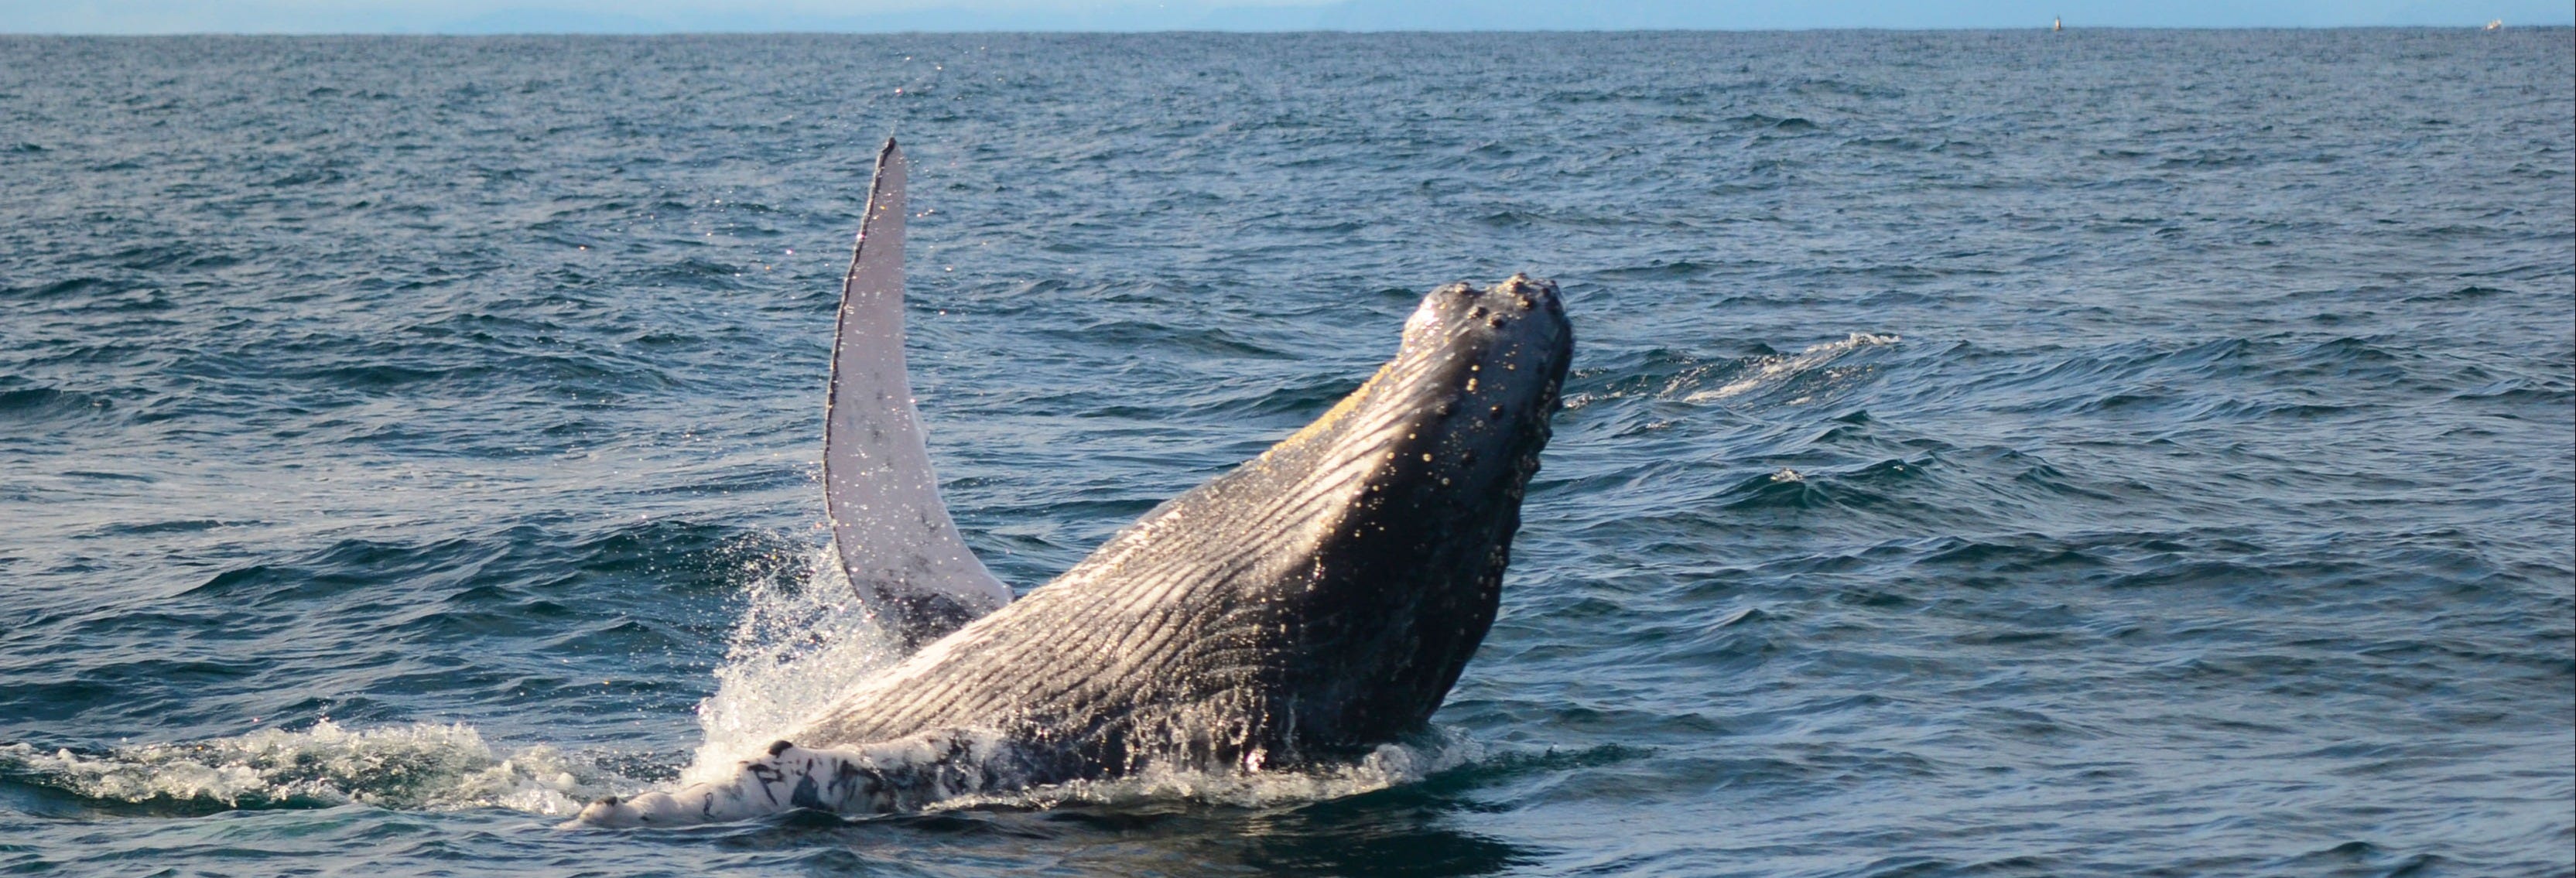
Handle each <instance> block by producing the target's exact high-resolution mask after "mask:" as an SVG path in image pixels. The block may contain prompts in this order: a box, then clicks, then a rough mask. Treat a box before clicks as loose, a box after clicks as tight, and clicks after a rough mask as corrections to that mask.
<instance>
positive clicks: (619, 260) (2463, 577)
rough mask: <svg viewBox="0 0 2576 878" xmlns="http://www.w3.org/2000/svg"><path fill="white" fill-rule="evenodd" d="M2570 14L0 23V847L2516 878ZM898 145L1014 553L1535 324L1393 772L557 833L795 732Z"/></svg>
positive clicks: (964, 474)
mask: <svg viewBox="0 0 2576 878" xmlns="http://www.w3.org/2000/svg"><path fill="white" fill-rule="evenodd" d="M2572 45H2576V41H2571V37H2570V33H2569V32H2568V31H2566V30H2564V29H2556V30H2547V29H2542V30H2515V29H2508V30H2505V31H2501V32H2495V33H2480V32H2475V31H2467V30H2461V31H2429V30H2373V31H2295V32H2291V31H2284V32H2224V31H2221V32H2187V33H2186V32H2067V33H2058V34H2050V33H2045V32H2015V33H1937V34H1915V33H1800V34H1629V35H1549V34H1515V35H1439V36H1430V35H1401V34H1389V35H1370V36H1321V35H1271V36H1219V35H1184V36H1169V35H1165V36H1115V37H1110V36H1048V37H1042V36H1009V35H976V36H957V37H951V36H889V37H855V36H854V37H838V36H836V37H796V36H744V37H723V38H668V39H620V38H577V39H546V38H529V39H408V38H405V39H391V38H388V39H376V38H293V39H283V38H281V39H266V38H193V37H192V38H167V39H134V40H122V39H115V40H111V39H69V38H0V219H5V221H0V871H5V872H8V873H11V874H22V873H47V874H147V873H150V874H172V875H272V874H312V873H365V874H381V875H412V874H424V875H427V874H490V873H527V874H576V873H579V874H603V875H608V874H613V875H640V874H666V875H695V874H718V873H722V874H869V875H995V874H1024V873H1048V874H1101V875H1128V874H1149V873H1159V874H1169V875H1208V874H1286V875H1323V874H1356V875H1473V874H1487V873H1520V874H1563V873H1584V874H1651V875H1820V876H1821V875H1897V874H1902V875H2123V876H2125V875H2138V874H2171V875H2198V874H2223V873H2225V874H2247V873H2263V874H2283V875H2378V874H2405V875H2436V874H2460V875H2566V874H2569V873H2571V872H2572V871H2576V182H2571V177H2576V48H2571V46H2572ZM896 130H899V131H900V133H901V134H902V136H903V138H904V141H905V144H906V147H907V149H908V150H909V151H910V152H911V153H912V154H913V156H914V159H915V165H914V170H913V175H912V179H913V192H912V198H913V204H914V207H915V209H916V210H918V211H923V213H922V214H921V215H920V216H919V217H918V218H917V219H916V220H915V221H914V223H913V225H912V230H911V239H912V247H913V250H912V265H913V283H912V290H911V294H912V299H911V301H912V310H911V332H912V339H911V351H910V352H911V356H912V364H913V384H914V386H915V388H916V389H917V390H918V391H919V392H920V394H921V406H922V409H923V412H924V416H925V418H926V419H927V421H928V425H929V428H930V437H931V446H932V452H933V455H934V457H936V459H937V461H938V464H939V466H940V467H941V472H942V476H943V478H944V479H945V491H946V493H947V496H948V499H949V504H950V507H951V509H952V510H953V511H954V512H955V513H956V516H957V519H958V523H959V525H960V527H961V528H962V530H963V531H964V533H965V535H966V539H967V541H968V543H969V544H971V545H972V546H974V547H975V548H976V549H977V550H978V551H979V552H981V553H982V554H983V555H984V557H985V558H986V560H987V561H988V563H990V564H991V566H992V567H993V568H994V570H995V572H996V573H997V574H999V575H1001V576H1002V577H1003V578H1004V579H1005V580H1006V581H1010V582H1012V583H1014V584H1015V585H1017V586H1019V587H1021V588H1027V587H1030V586H1032V585H1035V584H1037V583H1040V582H1043V581H1044V580H1045V579H1047V578H1048V577H1050V576H1052V575H1053V574H1054V573H1056V572H1058V571H1061V570H1062V569H1064V568H1065V567H1067V566H1070V565H1071V564H1072V563H1073V562H1074V561H1076V560H1078V559H1079V558H1080V557H1082V556H1083V555H1084V554H1085V553H1086V552H1087V551H1088V550H1089V548H1090V547H1091V546H1092V545H1094V544H1095V543H1096V542H1097V541H1099V540H1100V539H1101V538H1103V537H1104V536H1106V535H1107V534H1108V533H1110V532H1111V531H1113V530H1114V529H1116V528H1117V527H1119V526H1120V525H1122V524H1124V523H1126V522H1127V521H1129V520H1130V519H1132V518H1133V517H1134V516H1136V515H1137V514H1139V513H1141V512H1142V511H1144V510H1145V509H1147V508H1148V507H1149V506H1151V505H1152V504H1153V503H1155V502H1157V501H1159V500H1160V499H1162V498H1164V497H1167V496H1170V495H1171V494H1174V493H1176V492H1179V491H1181V490H1183V489H1185V488H1187V487H1189V486H1191V485H1193V484H1195V483H1197V482H1199V481H1201V480H1203V479H1205V478H1207V477H1209V476H1210V475H1212V474H1214V473H1216V472H1219V471H1221V470H1223V469H1224V468H1225V467H1228V466H1230V465H1232V464H1233V463H1235V462H1237V461H1240V460H1242V459H1244V458H1246V457H1249V456H1250V455H1252V454H1255V453H1257V452H1258V451H1259V450H1260V449H1261V448H1263V447H1265V446H1266V445H1267V444H1268V443H1269V442H1272V441H1275V440H1276V439H1278V438H1280V437H1282V436H1284V435H1286V434H1287V433H1289V432H1291V431H1293V430H1294V429H1295V428H1296V427H1298V426H1299V425H1301V424H1302V423H1304V422H1305V421H1306V420H1308V419H1310V418H1312V417H1314V416H1315V415H1317V414H1320V413H1321V412H1322V411H1323V410H1324V409H1325V408H1326V407H1327V406H1329V405H1330V404H1331V403H1332V402H1333V401H1334V400H1335V399H1336V398H1337V397H1338V396H1339V395H1340V394H1342V393H1345V392H1347V391H1349V390H1351V389H1352V388H1354V387H1356V386H1358V384H1359V382H1360V381H1361V379H1363V378H1364V377H1366V375H1367V374H1368V373H1369V371H1370V370H1371V369H1373V368H1374V366H1375V365H1376V363H1377V362H1379V361H1380V360H1382V359H1383V358H1384V357H1386V356H1387V355H1389V354H1390V353H1392V352H1393V350H1394V348H1395V342H1396V336H1397V332H1398V329H1399V327H1400V326H1401V324H1402V321H1403V318H1404V316H1405V314H1406V313H1407V312H1408V311H1409V310H1410V309H1411V308H1412V306H1413V303H1414V301H1415V300H1416V299H1417V298H1418V297H1419V296H1420V294H1421V293H1423V292H1424V291H1426V290H1428V289H1429V288H1431V287H1433V286H1435V285H1438V284H1441V283H1445V282H1448V281H1452V280H1461V279H1464V280H1475V281H1482V282H1490V281H1492V280H1494V279H1497V278H1500V277H1502V276H1503V275H1506V274H1509V273H1510V272H1513V271H1517V270H1528V271H1530V272H1531V273H1533V274H1536V275H1540V276H1547V277H1553V278H1555V279H1557V280H1558V281H1559V282H1561V283H1562V284H1563V285H1564V289H1565V291H1566V293H1567V295H1568V297H1569V298H1568V301H1569V303H1570V304H1569V308H1570V310H1571V312H1572V315H1573V319H1574V321H1575V326H1576V334H1577V338H1578V353H1577V359H1576V362H1575V369H1574V374H1573V375H1572V376H1571V377H1570V378H1569V380H1568V386H1567V390H1566V397H1567V407H1566V410H1565V411H1564V412H1563V413H1562V414H1561V415H1559V417H1558V419H1557V432H1556V438H1555V441H1554V442H1553V443H1552V445H1551V447H1550V448H1549V450H1548V453H1547V457H1546V468H1545V470H1544V471H1543V472H1541V473H1540V475H1539V477H1538V480H1537V482H1536V483H1535V484H1534V485H1533V488H1532V490H1531V492H1530V495H1529V501H1528V507H1527V510H1526V516H1525V525H1524V528H1523V531H1522V533H1521V536H1520V539H1519V541H1518V543H1517V544H1516V552H1515V553H1514V565H1513V568H1512V573H1511V576H1510V577H1509V579H1508V580H1507V585H1506V589H1505V593H1504V598H1503V604H1504V606H1503V614H1502V618H1501V620H1500V621H1499V622H1498V623H1497V624H1496V625H1495V627H1494V630H1493V633H1492V635H1491V636H1490V637H1489V638H1487V640H1486V642H1485V645H1484V648H1483V650H1482V652H1481V653H1479V654H1478V656H1477V658H1476V660H1475V661H1474V663H1473V664H1471V665H1470V666H1469V667H1468V669H1467V672H1466V675H1465V677H1464V679H1462V680H1461V681H1460V682H1459V684H1458V686H1457V688H1456V690H1455V691H1453V692H1452V693H1451V695H1450V698H1449V701H1448V703H1447V706H1446V707H1444V708H1443V709H1442V711H1441V713H1440V714H1439V716H1438V718H1437V722H1438V725H1439V728H1438V729H1437V730H1435V731H1434V732H1433V734H1432V736H1431V738H1430V739H1428V740H1426V741H1423V742H1416V743H1415V744H1413V745H1411V747H1410V749H1408V750H1405V751H1403V752H1402V753H1400V754H1397V755H1400V756H1405V757H1407V759H1398V760H1396V761H1395V762H1393V763H1388V764H1371V765H1364V766H1355V767H1353V768H1352V769H1351V770H1350V771H1348V772H1344V773H1340V774H1335V775H1332V776H1328V777H1312V778H1277V777H1273V778H1238V779H1233V780H1232V781H1231V782H1229V781H1228V779H1224V778H1199V779H1197V780H1196V781H1194V782H1188V783H1181V782H1175V783H1165V784H1162V785H1152V784H1146V785H1131V786H1129V787H1125V788H1121V789H1114V790H1108V791H1092V792H1089V793H1083V794H1066V795H1061V796H1057V797H1055V798H1052V799H1044V800H1022V801H1014V802H998V803H985V804H982V805H977V806H972V807H959V808H953V809H947V810H942V811H938V812H935V813H931V814H925V815H910V816H898V817H891V818H879V819H867V820H843V819H840V818H832V817H825V816H821V815H810V814H809V815H791V816H784V817H780V818H774V819H770V820H765V821H755V822H751V823H743V824H730V825H720V826H712V827H704V828H699V829H690V830H682V831H645V832H608V831H572V832H565V831H557V830H555V829H553V828H551V827H552V825H553V824H554V823H556V822H557V821H558V820H559V819H560V814H561V813H562V809H564V808H565V807H567V806H574V805H576V804H577V803H578V802H579V801H580V800H581V799H583V798H584V797H587V796H594V795H600V794H605V793H611V792H632V791H635V790H638V789H643V788H646V787H649V786H652V785H655V784H662V783H668V782H670V781H671V780H672V779H673V778H674V777H676V776H677V775H678V774H679V772H680V771H681V769H682V768H683V767H684V766H686V765H688V764H689V763H690V762H691V760H692V758H693V753H694V751H695V750H696V749H697V748H698V747H700V746H701V744H706V743H709V742H711V741H712V742H721V741H726V740H732V739H733V738H735V737H742V736H756V735H758V734H760V733H761V732H762V731H763V730H762V729H756V728H733V727H728V726H726V723H729V722H730V723H735V724H736V725H742V724H749V725H759V724H760V723H761V722H762V718H763V717H765V716H769V717H773V718H774V715H775V714H777V713H779V712H782V711H788V710H791V709H792V708H794V707H796V706H797V705H800V704H804V703H808V702H811V701H813V700H816V699H828V697H829V696H830V694H831V693H830V692H829V691H819V690H826V689H829V688H830V686H829V685H827V684H826V683H825V682H817V681H818V679H820V678H822V677H828V676H829V675H828V674H824V673H820V672H819V671H817V670H816V669H817V668H825V667H826V666H829V665H831V664H832V662H833V661H837V659H831V656H832V655H834V652H833V651H834V650H836V649H839V648H841V647H842V646H843V645H844V644H843V643H842V642H841V641H840V640H838V639H836V638H842V637H844V636H846V635H847V633H848V631H849V630H850V626H849V625H848V624H846V623H847V620H848V619H849V618H850V617H851V615H852V614H854V613H855V612H856V608H855V607H852V606H850V603H849V601H848V599H847V598H846V596H844V595H843V594H842V593H841V592H840V591H838V590H837V589H830V588H823V587H821V585H825V583H817V582H815V581H812V580H810V579H809V577H810V576H811V565H812V563H813V560H814V558H815V557H816V555H815V552H816V550H818V549H820V548H821V547H822V546H823V545H824V544H825V542H826V539H827V537H826V535H825V534H824V532H823V531H822V530H820V529H819V525H820V523H821V503H820V499H821V496H820V489H819V488H818V486H817V485H816V483H815V473H816V467H817V461H818V459H819V454H820V449H819V446H820V434H821V427H820V423H821V418H820V415H821V398H822V397H821V394H822V390H823V380H824V370H825V363H826V352H827V349H828V345H829V343H830V320H831V317H832V313H833V308H834V303H835V297H836V296H837V293H838V280H839V277H840V272H841V271H842V269H843V267H844V266H845V265H846V260H847V259H848V241H849V237H850V234H851V233H852V231H853V230H855V229H856V227H857V225H858V219H859V211H860V208H861V201H862V199H863V197H864V195H863V193H864V187H865V184H866V175H867V172H868V167H869V162H870V160H871V159H872V157H873V149H874V147H875V146H876V144H877V142H878V141H879V140H880V139H881V138H883V137H884V136H885V135H886V134H887V133H888V132H889V131H896ZM785 659H793V660H795V661H789V662H787V664H781V663H780V662H781V661H782V660H785ZM799 662H801V664H799ZM789 665H795V666H797V667H800V668H802V670H797V671H794V672H792V673H791V672H788V671H782V670H779V669H780V668H782V667H787V666H789ZM702 702H705V703H706V704H707V705H708V709H707V711H706V713H705V715H704V716H703V717H702V716H701V713H700V711H699V708H700V705H701V703H702ZM764 711H766V713H764ZM1408 760H1409V761H1408ZM1050 804H1051V805H1053V807H1038V806H1040V805H1050Z"/></svg>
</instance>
